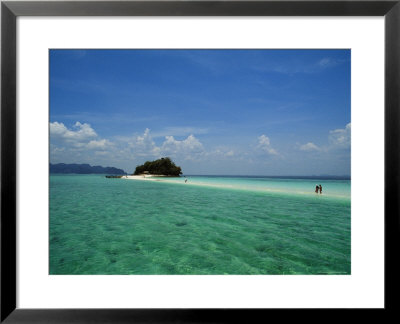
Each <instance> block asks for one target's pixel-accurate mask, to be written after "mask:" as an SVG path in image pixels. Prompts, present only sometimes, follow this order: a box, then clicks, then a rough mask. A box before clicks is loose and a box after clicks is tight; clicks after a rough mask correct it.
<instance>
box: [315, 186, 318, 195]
mask: <svg viewBox="0 0 400 324" xmlns="http://www.w3.org/2000/svg"><path fill="white" fill-rule="evenodd" d="M318 191H319V186H318V185H316V186H315V193H316V194H317V193H318Z"/></svg>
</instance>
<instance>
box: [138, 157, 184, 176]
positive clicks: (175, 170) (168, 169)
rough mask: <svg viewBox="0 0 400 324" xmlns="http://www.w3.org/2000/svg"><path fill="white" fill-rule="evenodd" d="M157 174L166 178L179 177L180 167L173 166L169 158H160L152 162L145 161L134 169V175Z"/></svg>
mask: <svg viewBox="0 0 400 324" xmlns="http://www.w3.org/2000/svg"><path fill="white" fill-rule="evenodd" d="M146 171H147V172H148V173H149V174H159V175H166V176H175V177H179V176H180V175H181V174H182V169H181V167H179V166H177V165H175V163H174V162H172V160H171V159H170V158H169V157H166V158H161V159H158V160H154V161H147V162H145V163H144V164H142V165H138V166H137V167H136V169H135V173H134V175H138V174H143V173H145V172H146Z"/></svg>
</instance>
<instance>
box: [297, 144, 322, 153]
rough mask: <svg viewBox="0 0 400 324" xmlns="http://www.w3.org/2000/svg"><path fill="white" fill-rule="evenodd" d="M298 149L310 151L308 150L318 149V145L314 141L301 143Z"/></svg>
mask: <svg viewBox="0 0 400 324" xmlns="http://www.w3.org/2000/svg"><path fill="white" fill-rule="evenodd" d="M300 150H302V151H306V152H310V151H319V147H318V146H317V145H315V144H314V143H311V142H308V143H307V144H304V145H301V146H300Z"/></svg>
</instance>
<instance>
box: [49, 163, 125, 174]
mask: <svg viewBox="0 0 400 324" xmlns="http://www.w3.org/2000/svg"><path fill="white" fill-rule="evenodd" d="M50 173H77V174H93V173H97V174H126V172H125V171H124V170H122V169H117V168H114V167H105V168H104V167H102V166H100V165H95V166H91V165H89V164H74V163H73V164H65V163H57V164H51V163H50Z"/></svg>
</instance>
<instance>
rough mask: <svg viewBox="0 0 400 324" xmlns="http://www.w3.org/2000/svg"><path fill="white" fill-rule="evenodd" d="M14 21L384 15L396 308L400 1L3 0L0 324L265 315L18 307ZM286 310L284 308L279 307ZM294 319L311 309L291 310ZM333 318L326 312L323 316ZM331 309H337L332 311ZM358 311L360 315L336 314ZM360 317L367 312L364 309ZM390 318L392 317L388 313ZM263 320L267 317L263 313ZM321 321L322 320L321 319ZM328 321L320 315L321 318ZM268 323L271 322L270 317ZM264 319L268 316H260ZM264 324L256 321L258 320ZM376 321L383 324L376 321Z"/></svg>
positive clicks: (392, 307)
mask: <svg viewBox="0 0 400 324" xmlns="http://www.w3.org/2000/svg"><path fill="white" fill-rule="evenodd" d="M19 16H384V18H385V179H384V180H385V307H384V309H382V310H381V309H375V312H373V313H372V312H370V311H368V310H367V313H366V314H367V316H368V317H371V316H375V315H373V314H376V315H377V316H379V317H381V316H383V315H384V316H386V315H388V314H389V313H394V312H396V311H397V310H396V309H397V308H398V306H399V305H398V303H397V302H398V299H397V294H398V291H397V290H398V288H399V275H398V273H397V267H396V266H395V263H396V260H397V258H398V255H399V247H400V244H399V243H400V240H399V237H400V235H399V232H400V219H399V207H400V195H399V181H400V173H399V156H400V141H399V135H400V134H399V129H400V113H399V110H400V0H391V1H386V0H380V1H376V0H372V1H369V0H366V1H357V0H350V1H334V0H325V1H324V0H314V1H295V0H291V1H286V0H281V1H277V0H275V1H274V0H266V1H264V0H261V1H122V2H120V1H115V2H113V1H101V2H98V1H69V2H68V1H29V2H28V1H26V2H25V1H2V2H1V242H0V244H1V267H0V270H1V295H0V297H1V303H0V304H1V305H0V306H1V313H0V321H1V322H2V323H3V322H5V323H33V322H35V323H97V322H99V323H149V322H150V323H199V322H213V323H217V322H228V323H230V322H238V321H240V322H248V323H252V322H255V321H257V322H258V321H260V317H259V316H261V318H262V317H263V316H264V315H265V312H269V313H274V314H277V313H279V314H280V316H281V314H282V310H271V309H265V310H264V309H257V310H256V309H246V310H245V309H230V310H229V309H213V310H210V309H208V310H205V309H18V308H16V299H17V291H16V290H17V286H16V270H17V268H16V207H17V206H16V190H17V182H16V177H17V174H16V162H17V159H16V113H17V111H16V40H17V39H16V37H17V31H16V19H17V17H19ZM285 310H287V309H285ZM292 311H294V312H297V314H298V315H296V316H304V317H309V316H313V315H312V314H310V311H316V310H299V309H297V310H292ZM325 311H326V312H329V313H330V314H332V315H329V316H335V315H333V312H332V310H325ZM336 311H337V310H336ZM342 311H345V312H347V313H348V312H350V311H353V312H356V311H358V310H342ZM364 312H365V310H364ZM391 315H393V314H391ZM268 316H271V315H270V314H268ZM324 316H326V315H324ZM324 318H326V317H324ZM269 319H271V317H269ZM264 320H265V321H266V320H267V318H264ZM264 320H263V319H261V321H263V322H264ZM380 320H382V319H380Z"/></svg>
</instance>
